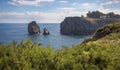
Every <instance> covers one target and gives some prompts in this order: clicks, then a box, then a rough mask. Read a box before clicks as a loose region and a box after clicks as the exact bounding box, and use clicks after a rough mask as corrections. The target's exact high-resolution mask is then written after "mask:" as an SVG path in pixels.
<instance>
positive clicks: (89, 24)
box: [60, 17, 120, 35]
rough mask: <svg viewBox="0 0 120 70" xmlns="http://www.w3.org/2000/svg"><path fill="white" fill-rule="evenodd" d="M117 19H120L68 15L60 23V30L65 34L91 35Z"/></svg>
mask: <svg viewBox="0 0 120 70" xmlns="http://www.w3.org/2000/svg"><path fill="white" fill-rule="evenodd" d="M117 21H120V20H116V19H92V18H83V17H66V18H65V19H64V21H63V22H61V24H60V32H61V34H63V35H90V34H92V33H94V32H95V31H96V30H97V29H98V28H100V27H103V26H105V25H106V24H108V23H113V22H117Z"/></svg>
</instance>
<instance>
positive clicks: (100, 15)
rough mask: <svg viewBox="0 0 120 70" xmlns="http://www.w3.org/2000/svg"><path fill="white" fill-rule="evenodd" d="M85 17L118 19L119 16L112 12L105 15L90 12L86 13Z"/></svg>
mask: <svg viewBox="0 0 120 70" xmlns="http://www.w3.org/2000/svg"><path fill="white" fill-rule="evenodd" d="M87 17H89V18H120V15H119V14H115V13H113V12H109V13H107V14H104V13H102V12H100V11H92V12H90V11H89V12H88V13H87Z"/></svg>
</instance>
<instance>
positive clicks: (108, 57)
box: [0, 23, 120, 70]
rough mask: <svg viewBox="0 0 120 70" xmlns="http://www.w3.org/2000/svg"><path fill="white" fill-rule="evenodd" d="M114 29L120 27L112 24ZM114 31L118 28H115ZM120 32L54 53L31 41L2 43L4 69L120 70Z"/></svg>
mask: <svg viewBox="0 0 120 70" xmlns="http://www.w3.org/2000/svg"><path fill="white" fill-rule="evenodd" d="M108 26H110V27H113V26H118V23H117V24H110V25H108ZM113 29H114V27H113ZM119 69H120V32H112V33H109V34H108V35H105V37H102V38H100V39H98V40H96V41H90V42H88V43H85V44H80V45H76V46H73V47H72V48H68V47H63V48H62V49H58V50H54V49H53V48H51V47H50V46H47V47H42V46H41V45H39V44H37V43H32V42H31V41H30V40H27V41H22V42H21V43H17V42H16V41H14V42H13V43H11V44H0V70H119Z"/></svg>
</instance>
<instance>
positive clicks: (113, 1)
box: [0, 0, 120, 23]
mask: <svg viewBox="0 0 120 70" xmlns="http://www.w3.org/2000/svg"><path fill="white" fill-rule="evenodd" d="M96 10H99V11H101V12H103V13H108V12H114V13H116V14H120V0H0V23H28V22H30V21H32V20H35V21H37V22H38V23H60V22H61V21H63V20H64V18H65V17H68V16H81V15H84V16H86V13H87V12H88V11H96Z"/></svg>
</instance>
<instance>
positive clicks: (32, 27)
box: [28, 21, 40, 35]
mask: <svg viewBox="0 0 120 70" xmlns="http://www.w3.org/2000/svg"><path fill="white" fill-rule="evenodd" d="M28 33H29V34H30V35H33V34H40V27H39V25H38V24H37V23H36V21H32V22H30V23H29V24H28Z"/></svg>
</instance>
